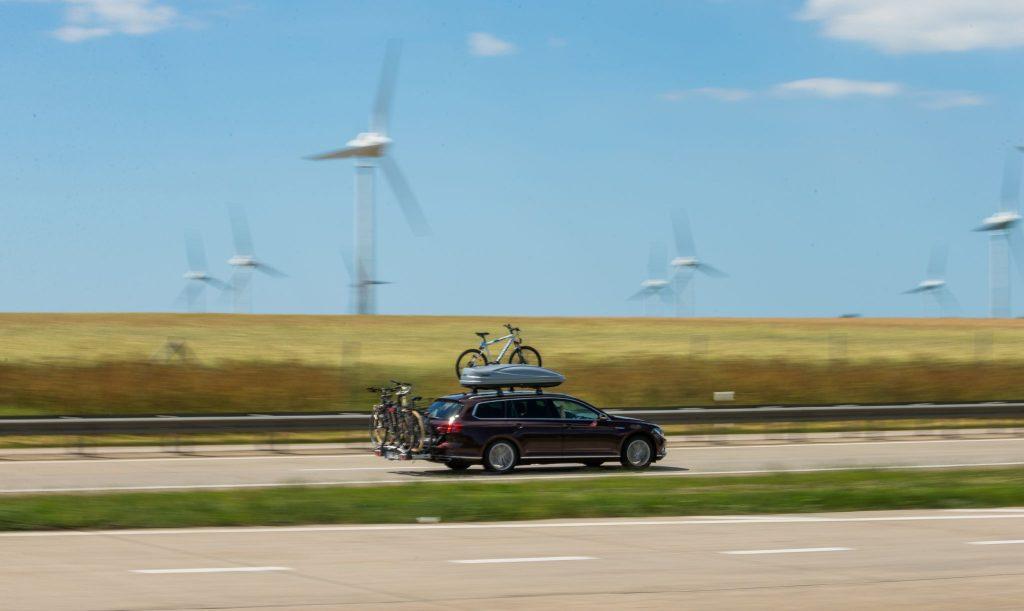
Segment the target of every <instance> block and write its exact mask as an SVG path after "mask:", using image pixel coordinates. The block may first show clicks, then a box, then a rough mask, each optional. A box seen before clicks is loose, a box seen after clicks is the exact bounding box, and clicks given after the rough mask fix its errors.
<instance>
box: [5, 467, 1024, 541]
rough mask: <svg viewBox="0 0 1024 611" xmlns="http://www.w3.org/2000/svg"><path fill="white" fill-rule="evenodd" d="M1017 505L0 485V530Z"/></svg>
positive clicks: (836, 485) (816, 483)
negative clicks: (6, 488)
mask: <svg viewBox="0 0 1024 611" xmlns="http://www.w3.org/2000/svg"><path fill="white" fill-rule="evenodd" d="M1020 505H1024V469H1019V468H1014V469H984V470H980V469H974V470H950V471H926V472H922V471H914V472H910V471H884V472H878V471H849V472H835V473H802V474H777V475H759V476H737V477H643V478H622V477H611V478H603V479H597V480H585V481H565V480H562V481H531V482H521V483H514V482H513V483H472V482H464V483H462V484H461V485H458V486H455V485H451V484H443V483H442V484H434V483H421V484H407V485H402V486H390V487H367V488H358V487H346V488H288V489H266V490H240V491H216V492H214V491H196V492H156V493H125V494H102V495H99V494H98V495H73V496H72V495H38V496H16V497H4V501H3V503H0V530H8V531H9V530H38V529H90V528H91V529H95V528H176V527H187V526H250V525H289V524H338V523H410V522H415V520H416V518H417V517H419V516H436V517H439V518H441V519H442V520H444V521H446V522H455V521H494V520H527V519H545V518H595V517H626V516H682V515H727V514H750V513H797V512H812V511H858V510H879V509H934V508H971V507H1006V506H1020Z"/></svg>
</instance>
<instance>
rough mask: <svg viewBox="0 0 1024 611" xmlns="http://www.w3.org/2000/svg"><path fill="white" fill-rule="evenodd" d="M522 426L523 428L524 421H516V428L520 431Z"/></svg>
mask: <svg viewBox="0 0 1024 611" xmlns="http://www.w3.org/2000/svg"><path fill="white" fill-rule="evenodd" d="M522 428H523V423H522V422H517V423H516V430H517V431H518V430H520V429H522Z"/></svg>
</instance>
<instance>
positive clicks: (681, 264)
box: [669, 210, 728, 315]
mask: <svg viewBox="0 0 1024 611" xmlns="http://www.w3.org/2000/svg"><path fill="white" fill-rule="evenodd" d="M672 231H673V233H674V234H675V238H676V256H675V258H674V259H672V261H671V262H670V263H669V264H670V265H671V266H672V269H673V270H674V273H673V277H672V279H673V282H674V284H675V290H676V297H677V301H676V315H678V314H679V313H680V311H681V310H682V308H683V302H684V297H683V293H684V291H685V292H686V293H687V294H688V297H689V299H686V300H685V301H688V302H689V304H690V308H691V310H692V309H693V308H694V305H695V301H696V295H695V293H696V290H695V288H694V285H695V284H696V282H694V276H695V275H696V274H697V272H700V273H702V274H704V275H706V276H710V277H712V278H725V277H727V276H728V274H726V273H725V272H723V271H722V270H720V269H718V268H717V267H714V266H712V265H710V264H708V263H705V262H704V261H701V260H700V258H699V257H697V247H696V246H695V245H694V242H693V232H692V231H691V230H690V219H689V217H688V216H687V215H686V212H685V211H683V210H674V211H673V212H672Z"/></svg>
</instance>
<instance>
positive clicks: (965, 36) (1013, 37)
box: [797, 0, 1024, 53]
mask: <svg viewBox="0 0 1024 611" xmlns="http://www.w3.org/2000/svg"><path fill="white" fill-rule="evenodd" d="M797 18H798V19H802V20H805V21H818V22H821V24H822V29H823V31H824V33H825V35H826V36H828V37H830V38H837V39H840V40H852V41H857V42H863V43H866V44H869V45H871V46H873V47H876V48H879V49H882V50H884V51H888V52H890V53H923V52H935V51H969V50H972V49H1001V48H1009V47H1018V46H1024V1H1022V0H806V4H805V5H804V7H803V9H802V10H801V11H800V12H799V13H798V14H797Z"/></svg>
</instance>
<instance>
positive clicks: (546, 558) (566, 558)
mask: <svg viewBox="0 0 1024 611" xmlns="http://www.w3.org/2000/svg"><path fill="white" fill-rule="evenodd" d="M569 560H597V558H594V557H593V556H542V557H537V558H479V559H476V560H449V561H448V562H451V563H452V564H503V563H506V562H565V561H569Z"/></svg>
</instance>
